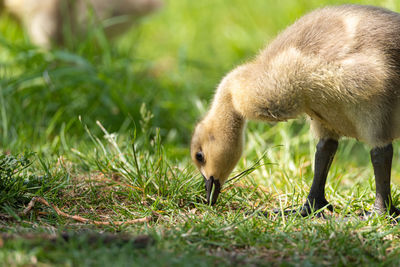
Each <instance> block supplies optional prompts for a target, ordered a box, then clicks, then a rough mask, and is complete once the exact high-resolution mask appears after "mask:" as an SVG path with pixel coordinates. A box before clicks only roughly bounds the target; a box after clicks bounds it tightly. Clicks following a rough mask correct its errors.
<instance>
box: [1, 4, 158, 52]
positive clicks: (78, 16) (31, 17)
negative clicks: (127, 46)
mask: <svg viewBox="0 0 400 267" xmlns="http://www.w3.org/2000/svg"><path fill="white" fill-rule="evenodd" d="M3 1H4V3H3ZM0 5H4V8H5V9H6V10H8V11H9V12H10V13H12V14H13V15H15V16H16V17H17V18H18V19H20V20H21V21H22V24H23V25H24V27H25V28H26V29H27V32H28V34H29V37H30V38H31V41H32V42H33V43H34V44H36V45H38V46H41V47H44V48H49V47H50V46H51V44H53V43H56V44H61V45H62V44H64V43H65V40H64V34H63V33H64V31H65V30H69V31H70V32H71V34H72V36H76V35H78V36H83V35H84V34H85V33H87V31H88V28H87V25H88V23H89V21H90V20H89V19H90V16H91V15H90V14H91V10H93V15H94V17H95V18H96V19H97V20H98V21H99V22H100V23H101V24H102V25H103V26H104V30H105V33H106V35H107V36H109V37H112V36H115V35H117V34H120V33H122V32H124V31H125V30H127V29H129V27H130V26H131V25H132V23H133V22H134V21H135V20H136V19H137V18H138V17H141V16H144V15H146V14H148V13H151V12H152V11H155V10H157V9H159V8H160V7H161V5H162V0H75V1H71V0H0ZM112 18H114V20H110V19H112Z"/></svg>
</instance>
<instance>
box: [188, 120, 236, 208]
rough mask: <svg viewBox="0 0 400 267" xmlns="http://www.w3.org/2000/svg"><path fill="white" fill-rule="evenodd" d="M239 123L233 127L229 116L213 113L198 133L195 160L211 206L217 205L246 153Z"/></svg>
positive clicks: (195, 134) (203, 122) (193, 154)
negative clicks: (227, 182) (231, 175)
mask: <svg viewBox="0 0 400 267" xmlns="http://www.w3.org/2000/svg"><path fill="white" fill-rule="evenodd" d="M210 117H211V118H210ZM239 124H240V125H236V126H235V122H234V123H233V124H232V121H231V117H230V116H229V115H228V116H215V117H213V116H212V115H210V114H209V115H208V118H207V117H206V118H205V119H204V120H203V121H201V122H200V123H199V124H198V125H197V126H196V129H195V131H194V134H193V137H192V142H191V157H192V160H193V162H194V164H195V165H196V166H197V168H198V169H199V171H200V172H201V174H202V175H203V177H204V181H205V188H206V199H207V203H211V205H214V204H215V203H216V201H217V198H218V195H219V193H220V192H221V188H222V185H223V184H224V183H225V181H226V180H227V178H228V176H229V174H230V173H231V171H232V170H233V168H234V167H235V165H236V163H237V162H238V161H239V159H240V156H241V154H242V149H243V137H242V136H243V134H242V132H243V130H242V128H243V124H241V123H239ZM213 187H214V190H213Z"/></svg>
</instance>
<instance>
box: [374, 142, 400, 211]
mask: <svg viewBox="0 0 400 267" xmlns="http://www.w3.org/2000/svg"><path fill="white" fill-rule="evenodd" d="M370 154H371V162H372V166H373V167H374V174H375V185H376V197H375V204H374V209H375V212H377V213H378V214H384V213H386V212H388V211H389V214H390V215H392V216H393V215H394V216H398V215H400V210H399V209H397V208H396V207H394V206H393V202H392V197H391V193H390V172H391V169H392V158H393V146H392V144H389V145H386V146H384V147H376V148H373V149H372V150H371V152H370Z"/></svg>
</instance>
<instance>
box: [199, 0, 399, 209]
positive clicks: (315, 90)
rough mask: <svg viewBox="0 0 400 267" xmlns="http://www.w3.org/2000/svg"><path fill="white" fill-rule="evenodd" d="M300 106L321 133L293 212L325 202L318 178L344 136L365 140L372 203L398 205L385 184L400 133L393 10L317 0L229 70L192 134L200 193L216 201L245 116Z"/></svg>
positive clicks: (281, 116)
mask: <svg viewBox="0 0 400 267" xmlns="http://www.w3.org/2000/svg"><path fill="white" fill-rule="evenodd" d="M300 114H306V115H307V116H308V117H309V118H310V123H311V129H312V130H313V132H314V133H315V136H316V137H317V138H318V139H319V142H318V144H317V150H316V154H315V169H314V179H313V182H312V186H311V189H310V192H309V194H308V197H307V200H306V202H305V204H304V205H303V206H302V208H300V210H299V211H300V214H301V215H303V216H306V215H308V214H311V212H312V211H316V210H319V209H321V208H324V207H328V208H329V209H332V206H331V205H329V203H328V201H327V200H326V198H325V183H326V178H327V174H328V171H329V168H330V165H331V163H332V159H333V158H334V155H335V152H336V150H337V147H338V140H339V139H340V138H341V137H342V136H343V137H353V138H356V139H358V140H361V141H363V142H365V143H367V144H368V145H370V146H371V147H372V149H371V151H370V156H371V161H372V165H373V168H374V175H375V184H376V199H375V203H374V211H375V212H377V213H378V214H382V213H387V212H389V213H390V215H394V216H398V215H400V210H399V209H397V208H395V207H394V206H393V205H392V204H393V203H392V198H391V191H390V173H391V164H392V157H393V147H392V142H393V140H395V139H396V138H398V137H400V14H398V13H395V12H392V11H389V10H387V9H384V8H379V7H373V6H362V5H342V6H333V7H325V8H322V9H318V10H315V11H313V12H311V13H309V14H307V15H305V16H304V17H302V18H300V19H299V20H297V21H296V22H295V23H294V24H293V25H291V26H289V27H288V28H287V29H286V30H284V31H283V32H282V33H281V34H279V35H278V37H276V39H275V40H274V41H272V42H271V43H270V44H269V46H267V47H266V48H265V49H264V50H262V51H261V53H259V54H258V56H257V57H256V58H255V59H254V60H252V61H250V62H249V63H246V64H244V65H241V66H239V67H237V68H235V69H234V70H233V71H231V72H230V73H229V74H227V75H226V76H225V78H223V80H222V81H221V83H220V84H219V86H218V88H217V90H216V93H215V96H214V99H213V102H212V105H211V107H210V109H209V111H208V113H207V114H206V116H205V117H204V118H203V119H202V120H201V121H200V122H199V123H198V125H197V126H196V128H195V130H194V134H193V137H192V142H191V157H192V159H193V161H194V163H195V165H196V166H197V167H198V169H199V170H200V172H201V174H202V175H203V177H204V180H205V184H206V193H207V202H211V204H215V202H216V200H217V197H218V195H219V193H220V190H221V187H222V186H223V184H224V182H225V181H226V180H227V177H228V176H229V174H230V173H231V171H232V170H233V168H234V166H235V165H236V163H237V162H238V160H239V158H240V157H241V154H242V150H243V143H244V138H243V136H244V134H243V131H244V128H245V123H246V120H258V121H266V122H270V121H275V122H278V121H286V120H289V119H293V118H296V117H297V116H298V115H300ZM213 187H214V190H213V191H212V188H213ZM212 192H213V193H212Z"/></svg>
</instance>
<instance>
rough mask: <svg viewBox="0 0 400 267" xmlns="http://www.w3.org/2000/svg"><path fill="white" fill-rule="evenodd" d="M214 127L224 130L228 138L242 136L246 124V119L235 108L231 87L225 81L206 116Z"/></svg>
mask: <svg viewBox="0 0 400 267" xmlns="http://www.w3.org/2000/svg"><path fill="white" fill-rule="evenodd" d="M205 119H206V120H207V121H209V122H211V125H212V127H215V128H216V129H220V130H222V131H221V133H225V135H226V137H227V138H230V139H232V138H234V137H235V136H236V137H237V138H241V137H242V135H243V130H244V127H245V124H246V119H245V118H244V117H243V116H242V115H241V114H240V113H239V112H238V111H237V110H235V108H234V106H233V103H232V95H231V93H230V91H229V88H227V87H225V86H223V82H222V83H221V85H220V86H219V88H218V89H217V92H216V94H215V97H214V100H213V103H212V105H211V109H210V111H209V112H208V114H207V116H206V118H205Z"/></svg>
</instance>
